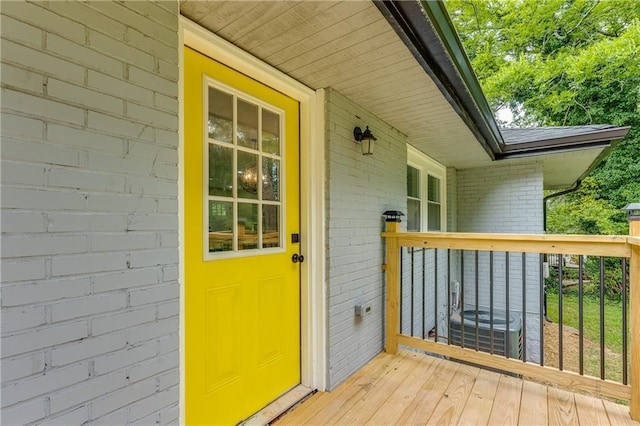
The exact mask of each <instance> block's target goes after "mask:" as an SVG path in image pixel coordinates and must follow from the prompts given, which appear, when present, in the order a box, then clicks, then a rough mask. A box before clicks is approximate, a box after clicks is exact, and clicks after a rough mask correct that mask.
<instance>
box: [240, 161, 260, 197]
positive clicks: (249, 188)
mask: <svg viewBox="0 0 640 426" xmlns="http://www.w3.org/2000/svg"><path fill="white" fill-rule="evenodd" d="M238 198H248V199H252V200H257V199H258V155H257V154H250V153H248V152H243V151H238Z"/></svg>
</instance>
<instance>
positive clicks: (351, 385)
mask: <svg viewBox="0 0 640 426" xmlns="http://www.w3.org/2000/svg"><path fill="white" fill-rule="evenodd" d="M276 423H277V424H278V425H281V424H282V425H285V424H292V425H302V424H304V425H334V424H369V425H383V424H384V425H387V424H401V425H408V424H460V425H462V424H475V425H485V424H486V425H507V424H508V425H515V424H518V425H547V424H549V425H557V424H562V425H570V424H580V425H585V424H586V425H592V424H598V425H607V424H611V425H635V426H640V423H638V422H634V421H632V420H631V417H630V416H629V407H627V406H623V405H619V404H615V403H613V402H610V401H606V400H601V399H598V398H596V397H591V396H585V395H580V394H574V393H571V392H568V391H566V390H563V389H559V388H555V387H547V386H544V385H542V384H538V383H534V382H529V381H525V380H521V379H518V378H514V377H509V376H505V375H501V374H498V373H493V372H489V371H486V370H480V369H478V368H476V367H472V366H468V365H464V364H459V363H456V362H452V361H448V360H445V359H440V358H435V357H431V356H428V355H423V354H419V353H416V352H411V351H406V350H401V351H399V353H398V355H397V356H393V355H389V354H385V353H383V354H380V355H378V356H377V357H375V358H374V359H373V360H372V361H371V362H369V363H368V364H367V365H365V366H364V367H363V368H362V369H360V370H359V371H357V372H356V373H355V374H353V375H352V376H351V377H350V378H349V379H347V380H346V381H345V382H344V383H342V384H341V385H340V386H338V387H337V388H336V389H334V390H333V391H332V392H318V393H317V394H315V395H314V396H312V397H311V398H309V399H308V400H307V401H305V402H304V403H302V404H301V405H300V406H299V407H296V408H295V409H293V410H292V411H291V412H290V413H288V414H286V415H285V416H283V417H282V418H280V419H279V420H278V421H277V422H276Z"/></svg>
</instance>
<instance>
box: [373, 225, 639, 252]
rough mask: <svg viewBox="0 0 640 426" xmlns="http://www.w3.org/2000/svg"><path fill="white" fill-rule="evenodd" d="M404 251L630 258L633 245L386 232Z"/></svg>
mask: <svg viewBox="0 0 640 426" xmlns="http://www.w3.org/2000/svg"><path fill="white" fill-rule="evenodd" d="M382 236H383V237H384V238H387V239H391V238H394V239H398V245H399V246H401V247H417V248H442V249H459V250H485V251H512V252H526V253H554V254H585V255H591V256H612V257H630V256H631V246H632V245H633V243H632V242H630V240H631V241H633V242H635V240H636V239H635V238H632V237H627V236H621V235H555V234H477V233H453V232H389V231H387V232H383V233H382Z"/></svg>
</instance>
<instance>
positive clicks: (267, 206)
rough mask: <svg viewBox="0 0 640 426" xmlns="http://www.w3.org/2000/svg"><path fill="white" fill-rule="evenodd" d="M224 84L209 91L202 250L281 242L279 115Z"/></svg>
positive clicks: (278, 244)
mask: <svg viewBox="0 0 640 426" xmlns="http://www.w3.org/2000/svg"><path fill="white" fill-rule="evenodd" d="M224 90H226V91H223V90H222V89H220V90H219V89H216V88H214V87H209V89H208V91H207V94H208V96H209V98H208V100H207V102H206V103H207V105H208V108H209V111H208V123H207V132H206V133H207V135H206V136H207V137H206V138H205V141H204V143H205V147H206V149H207V152H206V153H205V158H206V161H205V163H206V164H207V165H208V170H207V171H205V176H206V177H207V178H206V181H205V187H208V189H207V192H206V194H205V205H206V206H208V213H206V212H205V216H207V215H208V221H209V222H208V230H207V236H206V238H205V240H208V244H205V252H206V253H215V252H225V251H235V252H238V251H248V250H259V249H262V248H273V247H282V231H281V230H282V229H283V226H284V225H283V223H282V213H283V210H282V208H283V207H282V202H283V195H284V194H283V192H282V191H283V190H284V188H283V187H282V176H283V173H284V170H283V167H284V164H283V163H282V158H281V157H280V154H281V152H282V148H281V143H282V141H283V139H282V135H281V131H282V129H281V120H282V115H281V114H279V113H276V112H273V111H272V110H271V109H272V107H269V106H268V105H266V104H264V105H263V103H262V102H261V101H255V102H249V101H248V100H246V99H243V94H242V93H240V92H237V93H236V91H235V90H233V89H224ZM234 125H235V127H234Z"/></svg>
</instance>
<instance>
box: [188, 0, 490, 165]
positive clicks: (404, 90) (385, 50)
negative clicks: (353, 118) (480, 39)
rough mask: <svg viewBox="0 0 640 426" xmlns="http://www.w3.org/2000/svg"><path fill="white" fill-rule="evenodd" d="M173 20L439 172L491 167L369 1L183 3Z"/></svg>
mask: <svg viewBox="0 0 640 426" xmlns="http://www.w3.org/2000/svg"><path fill="white" fill-rule="evenodd" d="M180 12H181V14H182V15H184V16H185V17H187V18H189V19H191V20H192V21H194V22H196V23H198V24H200V25H201V26H203V27H205V28H207V29H208V30H210V31H212V32H213V33H215V34H217V35H218V36H220V37H222V38H224V39H226V40H227V41H229V42H231V43H233V44H234V45H236V46H238V47H240V48H241V49H243V50H245V51H247V52H249V53H251V54H252V55H254V56H256V57H257V58H260V59H261V60H263V61H264V62H266V63H268V64H270V65H272V66H273V67H275V68H277V69H279V70H280V71H282V72H284V73H285V74H288V75H290V76H291V77H293V78H295V79H297V80H298V81H300V82H302V83H304V84H306V85H307V86H309V87H311V88H313V89H320V88H328V87H331V88H334V89H336V90H338V91H339V92H341V93H342V94H343V95H345V96H347V97H348V98H350V99H351V100H353V101H354V102H356V103H358V104H359V105H361V106H362V107H363V108H365V109H367V110H368V111H369V112H371V113H373V114H375V115H377V116H378V117H380V118H381V119H383V120H384V121H386V122H387V123H388V124H389V125H391V126H393V127H395V128H396V129H398V130H400V131H401V132H403V133H404V134H406V135H407V137H408V140H409V142H410V143H411V144H412V145H414V146H415V147H417V148H418V149H420V150H421V151H424V152H425V153H427V154H429V155H430V156H431V157H433V158H434V159H435V160H437V161H439V162H441V163H442V164H444V165H446V166H452V167H455V168H458V169H465V168H470V167H480V166H488V165H490V164H491V163H492V161H491V159H490V158H489V155H488V154H487V153H486V151H485V150H484V149H483V148H482V146H481V145H480V143H478V141H477V140H476V138H475V136H474V135H473V134H472V133H471V131H470V130H469V128H468V127H467V126H466V124H465V123H464V122H463V120H462V119H461V118H460V116H459V115H458V114H457V113H456V112H455V111H454V109H453V108H452V107H451V105H450V104H449V102H448V101H447V100H446V99H445V97H444V96H443V95H442V93H441V92H440V90H439V89H438V88H437V87H436V85H435V84H434V82H433V80H432V79H431V77H429V76H428V75H427V74H426V73H425V71H424V69H423V68H422V67H421V66H420V64H419V63H418V62H417V61H416V59H415V58H414V56H413V55H412V53H411V52H410V51H409V50H408V48H407V47H406V45H405V44H404V43H403V41H402V40H401V39H400V38H399V37H398V35H397V34H396V32H395V31H394V29H393V28H392V27H391V25H390V24H389V23H388V21H387V20H386V19H385V18H384V17H383V16H382V14H381V13H380V11H379V10H378V8H377V7H376V6H375V5H374V4H373V3H372V2H370V1H347V2H342V1H321V2H320V1H317V2H316V1H312V2H308V1H299V2H279V1H267V2H264V1H257V2H245V1H242V2H238V1H223V2H220V1H215V2H202V1H185V0H182V1H181V2H180ZM373 130H374V132H375V129H373Z"/></svg>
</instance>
